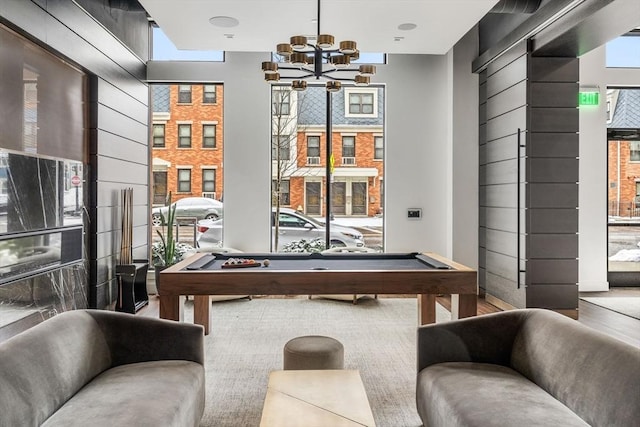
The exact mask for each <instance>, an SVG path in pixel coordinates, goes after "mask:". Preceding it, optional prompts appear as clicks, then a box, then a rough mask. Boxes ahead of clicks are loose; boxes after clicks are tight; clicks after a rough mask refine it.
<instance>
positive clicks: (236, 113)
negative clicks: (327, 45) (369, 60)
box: [148, 48, 478, 265]
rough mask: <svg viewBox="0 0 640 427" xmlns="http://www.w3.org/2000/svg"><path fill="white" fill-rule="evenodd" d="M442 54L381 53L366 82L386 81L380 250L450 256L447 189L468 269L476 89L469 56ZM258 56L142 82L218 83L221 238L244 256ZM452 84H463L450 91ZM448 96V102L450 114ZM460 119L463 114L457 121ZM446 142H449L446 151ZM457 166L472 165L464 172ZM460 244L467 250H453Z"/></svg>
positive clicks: (254, 243)
mask: <svg viewBox="0 0 640 427" xmlns="http://www.w3.org/2000/svg"><path fill="white" fill-rule="evenodd" d="M465 49H466V48H465ZM467 54H470V51H467V53H466V54H465V56H466V55H467ZM451 55H452V54H449V55H443V56H429V55H390V56H389V59H388V64H387V65H381V66H378V74H377V75H376V76H374V77H373V79H372V80H373V81H375V82H376V83H382V84H385V85H386V100H387V105H386V112H385V118H386V125H385V126H386V127H385V132H386V154H385V155H386V158H385V185H386V187H385V196H386V201H385V219H384V220H385V249H386V251H387V252H404V251H434V252H438V253H441V254H444V255H449V256H451V254H452V248H453V247H454V245H452V241H451V240H452V235H453V232H452V230H453V228H452V224H453V220H452V215H451V213H452V211H458V208H457V207H453V206H452V203H453V197H452V189H453V188H454V187H455V188H456V192H457V193H456V197H455V199H456V200H455V203H461V204H462V205H464V206H463V207H462V208H461V209H465V214H464V215H463V216H459V215H458V216H457V217H456V227H457V226H460V228H459V229H458V231H459V232H456V233H455V234H456V236H458V237H459V238H460V241H459V242H458V245H456V247H457V248H458V251H459V252H460V253H461V254H463V255H464V257H465V262H468V263H470V264H472V265H477V234H478V233H477V173H476V172H473V171H474V170H477V160H476V159H477V148H476V149H475V150H476V151H475V153H474V152H473V147H477V134H476V133H474V132H477V105H478V103H477V91H478V90H477V84H475V85H474V84H473V82H474V81H476V80H474V76H472V75H470V69H471V66H470V60H469V62H467V63H464V64H462V63H461V64H458V62H462V61H458V60H457V59H456V60H455V61H453V60H452V57H451ZM268 57H269V55H268V54H267V53H232V52H228V53H227V54H226V62H225V63H218V64H212V63H184V62H180V63H164V62H150V63H149V66H148V77H149V80H150V81H180V82H210V81H215V82H223V83H224V87H225V89H224V99H225V108H224V204H225V213H224V215H225V235H224V239H225V245H226V246H231V247H235V248H238V249H241V250H244V251H268V250H269V235H270V222H269V215H268V212H269V210H270V197H269V192H270V188H269V187H270V176H271V175H270V162H269V158H270V143H269V141H270V138H269V134H270V130H269V114H270V107H269V104H270V95H269V86H268V85H267V84H265V82H264V80H263V78H262V73H261V71H260V63H261V61H265V60H268ZM453 66H461V67H463V69H464V71H463V72H462V75H460V74H458V75H457V76H456V79H452V78H451V72H452V67H453ZM462 81H464V82H465V83H464V85H462V86H461V87H460V88H456V89H455V91H454V89H453V87H454V85H455V84H457V83H458V82H462ZM476 82H477V81H476ZM467 91H470V92H469V94H470V95H469V94H467V93H466V92H467ZM453 92H455V93H456V96H457V97H458V98H457V102H456V106H457V107H458V109H457V113H459V114H455V118H454V114H453V113H452V112H451V108H452V107H451V105H452V104H453V101H452V96H453V95H452V93H453ZM467 95H469V96H471V98H469V101H468V105H467V104H466V101H465V99H464V98H465V96H467ZM462 104H465V105H462ZM472 106H473V107H472ZM467 109H471V110H472V112H469V111H467ZM466 114H470V115H471V117H463V116H464V115H466ZM453 121H455V123H454V122H453ZM452 129H455V132H453V131H452ZM464 129H467V131H466V132H465V131H464ZM453 138H455V139H456V141H457V145H458V148H457V149H456V152H455V153H454V151H453V148H452V139H453ZM467 150H470V151H467ZM460 151H462V155H464V159H463V161H462V163H460V162H457V161H456V162H453V161H452V156H453V155H454V154H455V155H458V154H459V153H460ZM467 161H468V162H470V164H473V166H470V167H469V168H467V166H466V162H467ZM454 165H455V168H456V170H458V169H460V179H457V180H454V179H453V176H452V174H453V172H452V170H453V168H454ZM456 173H458V172H456ZM474 180H475V181H474ZM470 181H471V182H470ZM463 188H464V190H463ZM458 191H460V192H459V193H458ZM408 208H421V209H422V213H423V217H422V219H420V220H409V219H408V218H407V209H408ZM474 224H475V225H474ZM463 230H469V231H463ZM461 233H462V234H463V236H460V234H461ZM248 236H252V238H248ZM255 237H257V238H255ZM467 239H471V240H470V241H468V242H467V241H466V240H467ZM474 239H475V240H474ZM463 241H464V243H465V244H466V243H469V248H470V249H471V250H472V252H468V251H466V250H462V249H460V248H462V246H460V244H461V243H462V242H463ZM473 253H475V254H476V255H475V256H473V255H472V254H473Z"/></svg>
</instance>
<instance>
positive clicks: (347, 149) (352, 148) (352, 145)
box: [342, 136, 356, 157]
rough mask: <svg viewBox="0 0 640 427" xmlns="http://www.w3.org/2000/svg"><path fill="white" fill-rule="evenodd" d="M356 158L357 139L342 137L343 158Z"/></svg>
mask: <svg viewBox="0 0 640 427" xmlns="http://www.w3.org/2000/svg"><path fill="white" fill-rule="evenodd" d="M355 156H356V137H355V136H343V137H342V157H355Z"/></svg>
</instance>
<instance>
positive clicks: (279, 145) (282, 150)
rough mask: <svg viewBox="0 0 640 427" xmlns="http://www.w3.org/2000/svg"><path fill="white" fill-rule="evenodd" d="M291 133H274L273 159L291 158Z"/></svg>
mask: <svg viewBox="0 0 640 427" xmlns="http://www.w3.org/2000/svg"><path fill="white" fill-rule="evenodd" d="M289 140H290V136H289V135H280V137H279V138H278V135H273V136H272V137H271V159H272V160H276V161H279V160H289V159H290V149H289Z"/></svg>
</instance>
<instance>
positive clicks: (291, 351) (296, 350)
mask: <svg viewBox="0 0 640 427" xmlns="http://www.w3.org/2000/svg"><path fill="white" fill-rule="evenodd" d="M343 367H344V347H343V346H342V343H341V342H340V341H338V340H336V339H334V338H331V337H323V336H320V335H307V336H303V337H297V338H293V339H291V340H289V342H287V343H286V344H285V346H284V369H285V370H300V369H343Z"/></svg>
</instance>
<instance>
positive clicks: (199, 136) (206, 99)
mask: <svg viewBox="0 0 640 427" xmlns="http://www.w3.org/2000/svg"><path fill="white" fill-rule="evenodd" d="M223 94H224V91H223V86H222V85H216V84H199V85H177V84H175V85H153V86H152V104H153V128H152V131H151V132H152V135H151V139H152V141H153V204H154V205H162V204H164V203H165V199H166V195H167V193H168V192H169V191H171V193H172V197H173V200H179V199H182V198H184V197H203V196H204V197H211V198H215V199H218V200H219V199H221V198H222V188H223V175H222V160H223V159H222V153H223V147H224V141H223V135H224V133H223V120H222V113H223V107H224V95H223Z"/></svg>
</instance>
